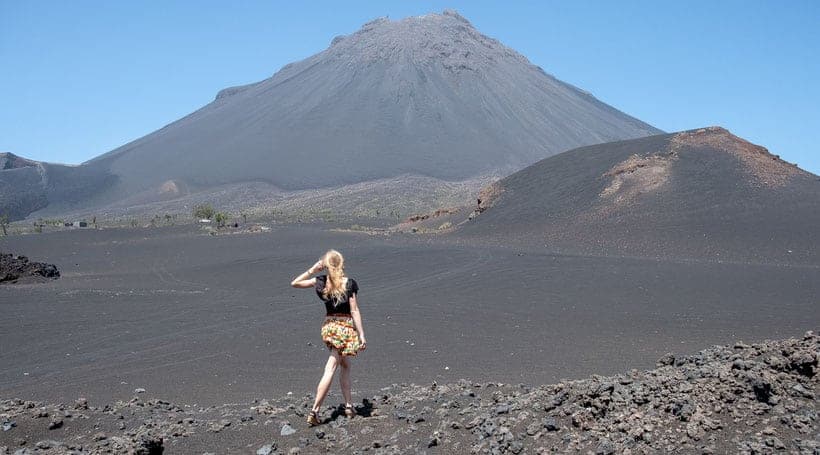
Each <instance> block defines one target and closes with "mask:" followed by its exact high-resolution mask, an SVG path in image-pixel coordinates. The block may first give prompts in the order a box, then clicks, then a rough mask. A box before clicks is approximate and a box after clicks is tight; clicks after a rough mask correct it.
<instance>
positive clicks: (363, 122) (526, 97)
mask: <svg viewBox="0 0 820 455" xmlns="http://www.w3.org/2000/svg"><path fill="white" fill-rule="evenodd" d="M658 133H660V131H659V130H658V129H656V128H654V127H652V126H650V125H648V124H646V123H644V122H641V121H639V120H637V119H635V118H633V117H630V116H629V115H626V114H624V113H622V112H620V111H618V110H617V109H614V108H613V107H611V106H608V105H606V104H604V103H602V102H600V101H598V100H597V99H595V98H594V97H593V96H592V95H590V94H589V93H587V92H585V91H583V90H580V89H578V88H576V87H574V86H572V85H569V84H567V83H565V82H562V81H560V80H558V79H556V78H555V77H553V76H551V75H549V74H547V73H546V72H544V71H543V70H542V69H541V68H540V67H538V66H535V65H533V64H532V63H530V62H529V61H528V60H527V59H526V58H525V57H524V56H522V55H520V54H519V53H517V52H515V51H514V50H512V49H510V48H508V47H506V46H504V45H503V44H501V43H500V42H498V41H497V40H495V39H492V38H489V37H487V36H485V35H483V34H481V33H480V32H479V31H478V30H476V29H475V28H474V27H473V26H472V25H471V24H470V22H468V21H467V20H466V19H464V18H463V17H461V16H460V15H459V14H458V13H455V12H453V11H445V12H444V13H442V14H428V15H424V16H419V17H409V18H405V19H402V20H398V21H391V20H387V19H377V20H374V21H371V22H368V23H366V24H364V26H362V28H361V29H360V30H358V31H357V32H355V33H353V34H351V35H349V36H339V37H336V38H335V39H333V41H332V42H331V44H330V46H329V47H328V48H327V49H326V50H324V51H322V52H320V53H318V54H315V55H313V56H311V57H308V58H306V59H305V60H302V61H299V62H295V63H291V64H288V65H286V66H284V67H283V68H282V69H281V70H280V71H278V72H277V73H276V74H274V75H273V76H272V77H270V78H268V79H265V80H263V81H260V82H257V83H253V84H248V85H244V86H239V87H231V88H227V89H224V90H222V91H220V92H219V93H218V94H217V95H216V97H215V99H214V100H213V101H212V102H211V103H209V104H207V105H205V106H203V107H202V108H200V109H199V110H197V111H195V112H193V113H191V114H189V115H187V116H186V117H184V118H182V119H179V120H177V121H175V122H173V123H171V124H169V125H167V126H165V127H163V128H161V129H159V130H157V131H155V132H152V133H150V134H148V135H146V136H144V137H142V138H140V139H137V140H135V141H133V142H130V143H128V144H125V145H123V146H121V147H119V148H117V149H115V150H112V151H110V152H108V153H106V154H104V155H101V156H99V157H97V158H95V159H92V160H90V161H88V162H86V163H84V164H83V165H82V166H80V167H82V168H83V169H88V170H89V171H91V172H92V173H93V174H94V175H104V176H113V178H114V179H115V182H114V183H113V184H111V185H106V186H105V187H103V188H101V189H100V191H99V194H97V195H95V197H93V198H91V199H90V200H91V201H93V202H88V204H91V203H94V204H102V203H112V202H116V201H118V200H123V199H125V198H128V197H130V198H133V197H134V196H135V195H142V196H140V200H141V201H149V200H151V198H153V197H157V198H168V197H169V191H166V190H167V189H168V188H171V189H172V190H174V191H171V192H170V194H171V196H184V195H185V194H190V193H194V192H197V191H202V190H204V189H208V188H213V187H216V186H219V185H226V184H235V183H238V182H265V183H267V184H270V185H271V186H272V187H274V188H276V189H279V190H284V191H288V190H303V189H309V188H323V187H325V188H326V187H332V186H339V185H346V184H355V183H359V182H367V181H373V180H377V179H390V178H394V177H397V176H407V175H412V176H423V177H430V178H435V179H441V180H444V181H461V180H465V179H470V178H475V177H479V176H485V175H507V174H509V173H510V172H513V171H515V170H518V169H521V168H523V167H525V166H526V165H529V164H532V163H534V162H536V161H538V160H539V159H542V158H544V157H547V156H551V155H554V154H556V153H559V152H562V151H564V150H567V149H570V148H574V147H578V146H583V145H589V144H595V143H601V142H609V141H614V140H621V139H629V138H636V137H643V136H647V135H652V134H658ZM0 179H5V176H4V174H2V173H0ZM48 202H49V203H54V202H59V201H57V200H54V199H49V201H48Z"/></svg>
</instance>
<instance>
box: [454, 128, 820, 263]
mask: <svg viewBox="0 0 820 455" xmlns="http://www.w3.org/2000/svg"><path fill="white" fill-rule="evenodd" d="M485 194H486V195H487V196H485V200H483V201H482V205H483V209H484V211H483V213H481V214H480V215H479V216H477V217H476V218H475V219H474V220H473V221H471V222H468V223H465V224H463V225H462V227H461V229H460V234H461V235H464V236H468V237H477V238H482V239H486V240H490V241H498V242H511V243H516V242H517V243H521V244H527V245H534V246H538V247H545V248H550V249H555V250H558V251H563V252H568V253H584V254H604V255H608V254H618V255H628V256H630V255H634V256H649V257H659V258H684V259H686V258H688V259H708V260H718V261H720V260H726V261H753V262H788V263H811V264H820V254H818V251H817V245H818V244H820V234H818V233H820V231H818V229H817V226H818V225H820V178H818V176H816V175H814V174H811V173H808V172H806V171H803V170H802V169H800V168H798V167H797V166H795V165H793V164H790V163H787V162H785V161H783V160H781V159H780V158H779V157H777V156H776V155H772V154H770V153H769V152H768V151H767V150H766V149H765V148H763V147H760V146H757V145H754V144H751V143H749V142H747V141H745V140H743V139H741V138H738V137H736V136H734V135H732V134H731V133H730V132H728V131H727V130H725V129H722V128H704V129H699V130H692V131H684V132H680V133H674V134H664V135H657V136H652V137H647V138H641V139H635V140H629V141H621V142H613V143H608V144H600V145H595V146H590V147H583V148H579V149H575V150H571V151H567V152H565V153H562V154H560V155H557V156H554V157H551V158H547V159H544V160H542V161H540V162H538V163H536V164H534V165H532V166H530V167H527V168H526V169H523V170H521V171H519V172H517V173H515V174H513V175H510V176H509V177H506V178H504V179H502V180H501V181H499V182H497V183H496V184H495V185H493V186H492V187H490V188H488V189H485Z"/></svg>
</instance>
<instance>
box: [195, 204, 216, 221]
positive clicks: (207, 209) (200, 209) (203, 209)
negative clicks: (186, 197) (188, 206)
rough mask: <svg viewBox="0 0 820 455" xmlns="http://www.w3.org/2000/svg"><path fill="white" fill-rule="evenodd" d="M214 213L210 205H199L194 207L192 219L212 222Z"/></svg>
mask: <svg viewBox="0 0 820 455" xmlns="http://www.w3.org/2000/svg"><path fill="white" fill-rule="evenodd" d="M215 214H216V212H215V211H214V208H213V207H212V206H211V204H201V205H197V206H196V207H194V218H196V219H198V220H201V219H203V218H204V219H206V220H212V219H213V218H214V215H215Z"/></svg>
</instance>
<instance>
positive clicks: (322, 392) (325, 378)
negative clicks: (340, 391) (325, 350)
mask: <svg viewBox="0 0 820 455" xmlns="http://www.w3.org/2000/svg"><path fill="white" fill-rule="evenodd" d="M339 357H340V356H339V351H337V350H335V349H334V350H333V351H331V353H330V357H328V358H327V364H326V365H325V373H324V374H323V375H322V379H321V380H320V381H319V386H318V387H317V388H316V400H315V401H314V402H313V410H314V411H318V410H319V408H320V407H322V402H323V401H325V397H326V396H327V391H328V390H329V389H330V384H331V383H332V382H333V373H335V372H336V366H337V365H339Z"/></svg>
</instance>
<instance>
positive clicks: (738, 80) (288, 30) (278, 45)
mask: <svg viewBox="0 0 820 455" xmlns="http://www.w3.org/2000/svg"><path fill="white" fill-rule="evenodd" d="M445 8H454V9H456V10H458V11H459V12H460V13H461V14H462V15H463V16H465V17H466V18H467V19H469V20H470V21H471V22H472V23H473V24H474V25H475V26H476V27H477V28H478V29H479V30H480V31H482V32H483V33H485V34H487V35H489V36H491V37H494V38H496V39H498V40H500V41H501V42H503V43H504V44H506V45H508V46H510V47H512V48H514V49H516V50H518V51H519V52H521V53H522V54H524V55H525V56H527V57H528V58H529V59H530V60H531V61H532V62H533V63H535V64H537V65H539V66H541V67H543V68H544V69H545V70H546V71H548V72H550V73H552V74H554V75H555V76H556V77H558V78H559V79H562V80H564V81H566V82H569V83H571V84H574V85H576V86H578V87H581V88H583V89H585V90H588V91H590V92H592V93H593V94H594V95H595V96H596V97H598V98H599V99H601V100H602V101H604V102H606V103H609V104H611V105H613V106H615V107H617V108H618V109H621V110H623V111H625V112H627V113H629V114H631V115H634V116H635V117H638V118H640V119H642V120H644V121H646V122H649V123H651V124H653V125H655V126H657V127H659V128H661V129H663V130H666V131H677V130H682V129H690V128H697V127H701V126H706V125H721V126H724V127H726V128H728V129H730V130H731V131H732V132H734V133H735V134H738V135H739V136H742V137H744V138H746V139H748V140H751V141H752V142H755V143H758V144H761V145H763V146H765V147H767V148H769V150H771V151H772V152H773V153H776V154H780V155H781V156H782V157H783V158H784V159H786V160H788V161H791V162H796V163H797V164H798V165H800V166H801V167H803V168H804V169H807V170H809V171H812V172H814V173H815V174H820V150H818V144H820V1H814V0H805V1H800V0H792V1H770V2H761V1H730V0H721V1H686V2H680V1H665V2H662V1H657V0H655V1H617V2H616V1H564V2H558V1H533V2H481V1H446V2H439V1H412V2H411V1H403V2H399V1H384V0H370V1H355V2H340V1H321V2H320V1H311V2H285V1H281V2H280V1H264V2H263V1H259V2H252V1H241V2H224V1H190V2H181V1H179V2H172V1H144V2H128V1H73V2H69V1H44V0H43V1H27V0H19V1H11V0H0V62H2V66H0V151H9V152H13V153H16V154H20V155H22V156H25V157H30V158H34V159H38V160H45V161H55V162H63V163H80V162H82V161H85V160H88V159H90V158H92V157H94V156H96V155H99V154H101V153H104V152H107V151H109V150H111V149H113V148H115V147H117V146H119V145H122V144H124V143H126V142H128V141H130V140H133V139H136V138H138V137H140V136H143V135H145V134H147V133H150V132H151V131H154V130H156V129H157V128H160V127H162V126H163V125H165V124H167V123H169V122H172V121H174V120H176V119H178V118H180V117H182V116H184V115H186V114H188V113H190V112H191V111H193V110H195V109H197V108H199V107H200V106H202V105H204V104H206V103H208V102H210V101H211V100H212V99H213V97H214V95H215V94H216V92H217V91H219V90H220V89H222V88H224V87H228V86H232V85H238V84H245V83H249V82H255V81H258V80H261V79H264V78H267V77H269V76H271V75H272V74H273V73H274V72H276V71H277V70H278V69H279V68H280V67H282V66H283V65H285V64H286V63H289V62H291V61H294V60H299V59H302V58H305V57H307V56H309V55H311V54H314V53H316V52H319V51H321V50H323V49H324V48H325V47H327V46H328V44H329V43H330V40H331V39H332V38H333V37H334V36H335V35H339V34H348V33H351V32H354V31H356V30H357V29H358V28H359V27H360V26H361V24H363V23H364V22H366V21H368V20H370V19H373V18H375V17H379V16H389V17H390V18H393V19H397V18H402V17H405V16H409V15H419V14H424V13H427V12H440V11H442V10H443V9H445Z"/></svg>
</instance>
